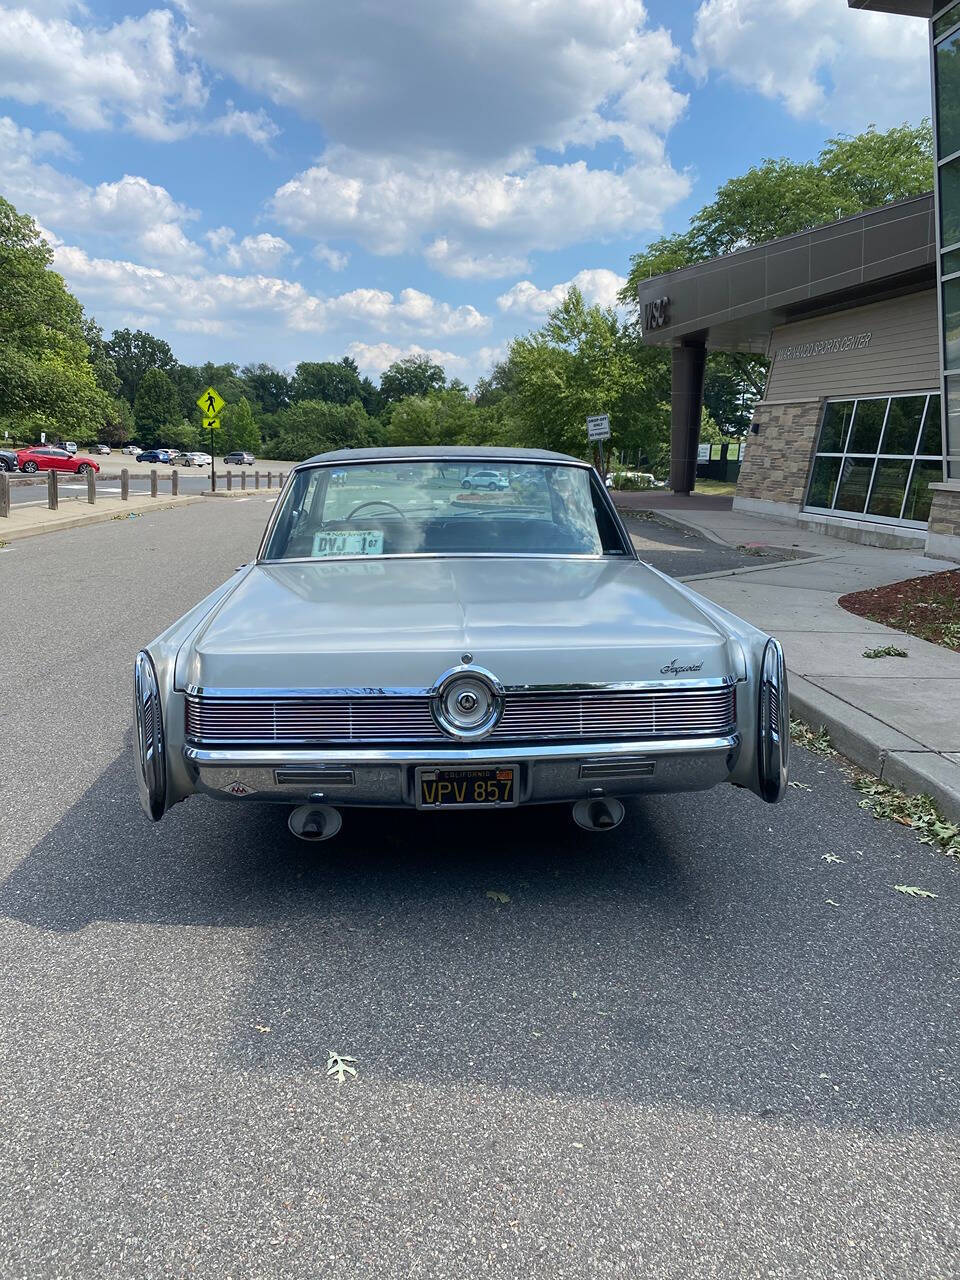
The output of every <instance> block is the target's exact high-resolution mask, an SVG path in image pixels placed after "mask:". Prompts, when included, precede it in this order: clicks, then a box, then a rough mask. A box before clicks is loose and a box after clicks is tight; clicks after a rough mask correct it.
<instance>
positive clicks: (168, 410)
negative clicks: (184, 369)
mask: <svg viewBox="0 0 960 1280" xmlns="http://www.w3.org/2000/svg"><path fill="white" fill-rule="evenodd" d="M133 421H134V425H135V426H136V430H137V436H138V437H139V441H140V443H141V444H143V445H152V444H163V443H165V440H164V437H165V436H166V434H167V432H168V430H169V429H170V428H171V427H178V426H180V424H181V422H182V421H183V417H182V415H181V413H180V398H179V396H178V395H177V388H176V387H175V386H174V385H173V381H172V380H171V379H170V378H169V377H168V375H167V374H166V373H164V371H163V370H162V369H148V370H147V371H146V373H144V375H143V377H142V378H141V380H140V386H139V389H138V391H137V397H136V399H135V400H134V402H133Z"/></svg>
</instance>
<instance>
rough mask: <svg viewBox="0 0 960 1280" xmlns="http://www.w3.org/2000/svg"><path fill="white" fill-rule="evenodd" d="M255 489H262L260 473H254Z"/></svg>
mask: <svg viewBox="0 0 960 1280" xmlns="http://www.w3.org/2000/svg"><path fill="white" fill-rule="evenodd" d="M253 487H254V488H255V489H259V488H260V472H259V471H255V472H254V473H253Z"/></svg>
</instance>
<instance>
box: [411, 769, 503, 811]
mask: <svg viewBox="0 0 960 1280" xmlns="http://www.w3.org/2000/svg"><path fill="white" fill-rule="evenodd" d="M516 803H517V767H516V765H512V764H510V765H497V766H495V767H491V768H481V769H467V768H464V769H433V768H430V769H418V770H417V808H418V809H498V808H500V809H502V808H504V807H505V806H509V805H515V804H516Z"/></svg>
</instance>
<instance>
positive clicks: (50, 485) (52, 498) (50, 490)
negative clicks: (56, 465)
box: [47, 471, 60, 511]
mask: <svg viewBox="0 0 960 1280" xmlns="http://www.w3.org/2000/svg"><path fill="white" fill-rule="evenodd" d="M59 505H60V494H59V492H58V491H57V473H56V472H55V471H48V472H47V506H48V507H49V508H50V510H51V511H56V509H57V508H58V507H59Z"/></svg>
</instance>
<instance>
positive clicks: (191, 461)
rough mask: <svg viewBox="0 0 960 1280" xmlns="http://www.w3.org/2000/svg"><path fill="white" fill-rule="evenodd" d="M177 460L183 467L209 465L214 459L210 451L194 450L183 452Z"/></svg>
mask: <svg viewBox="0 0 960 1280" xmlns="http://www.w3.org/2000/svg"><path fill="white" fill-rule="evenodd" d="M177 461H178V462H179V464H180V466H182V467H209V465H210V463H211V462H212V461H213V459H212V458H211V457H210V455H209V453H198V452H196V451H195V450H194V451H191V452H190V453H181V455H180V457H179V458H178V459H177Z"/></svg>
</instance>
